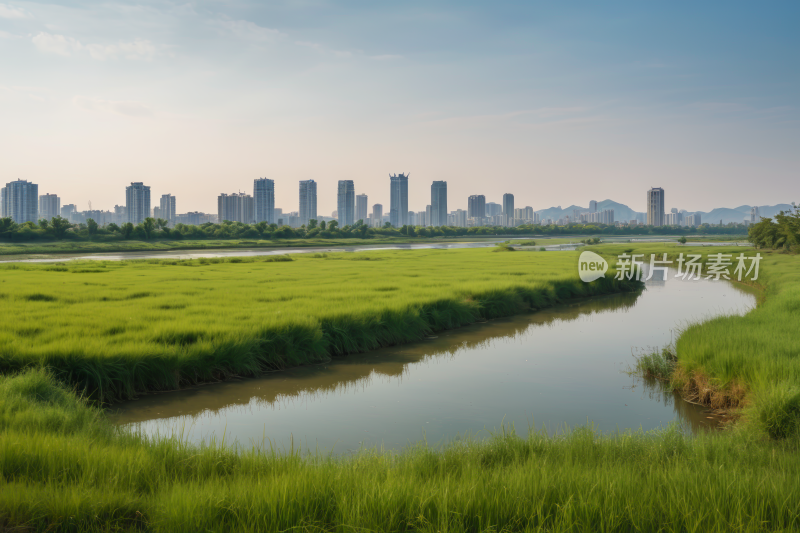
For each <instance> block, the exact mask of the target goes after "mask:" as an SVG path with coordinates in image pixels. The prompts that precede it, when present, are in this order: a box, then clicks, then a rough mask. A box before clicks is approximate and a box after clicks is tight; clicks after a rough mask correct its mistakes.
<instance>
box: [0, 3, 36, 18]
mask: <svg viewBox="0 0 800 533" xmlns="http://www.w3.org/2000/svg"><path fill="white" fill-rule="evenodd" d="M30 17H31V14H30V13H28V12H27V11H25V10H24V9H22V8H20V7H14V6H12V5H9V4H0V19H26V18H30Z"/></svg>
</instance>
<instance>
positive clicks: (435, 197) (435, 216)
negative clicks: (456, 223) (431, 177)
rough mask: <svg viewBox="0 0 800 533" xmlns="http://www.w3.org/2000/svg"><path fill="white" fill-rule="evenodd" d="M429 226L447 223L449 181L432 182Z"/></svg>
mask: <svg viewBox="0 0 800 533" xmlns="http://www.w3.org/2000/svg"><path fill="white" fill-rule="evenodd" d="M427 223H428V226H446V225H447V182H446V181H434V182H433V183H432V184H431V216H430V219H429V220H428V221H427Z"/></svg>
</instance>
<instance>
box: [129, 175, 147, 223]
mask: <svg viewBox="0 0 800 533" xmlns="http://www.w3.org/2000/svg"><path fill="white" fill-rule="evenodd" d="M125 212H126V213H127V214H128V222H130V223H131V224H134V225H135V224H141V223H142V222H144V219H146V218H148V217H149V216H150V187H148V186H147V185H145V184H144V183H142V182H141V181H136V182H132V183H131V184H130V186H128V187H125Z"/></svg>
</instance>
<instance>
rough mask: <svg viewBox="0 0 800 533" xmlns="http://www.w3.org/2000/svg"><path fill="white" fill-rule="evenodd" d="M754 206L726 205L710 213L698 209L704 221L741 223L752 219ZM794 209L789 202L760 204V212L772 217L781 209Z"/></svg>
mask: <svg viewBox="0 0 800 533" xmlns="http://www.w3.org/2000/svg"><path fill="white" fill-rule="evenodd" d="M751 208H752V206H749V205H740V206H739V207H737V208H735V209H729V208H725V207H721V208H717V209H712V210H711V211H709V212H708V213H704V212H703V211H697V212H698V213H700V218H701V220H702V221H703V222H708V223H709V224H719V221H720V220H722V223H723V224H728V223H730V222H735V223H737V224H738V223H741V222H742V221H743V220H744V219H745V217H747V219H748V220H750V209H751ZM790 209H792V206H791V205H789V204H777V205H760V206H758V214H759V216H762V217H764V218H772V217H774V216H775V215H777V214H778V213H779V212H781V211H789V210H790Z"/></svg>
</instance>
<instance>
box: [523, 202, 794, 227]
mask: <svg viewBox="0 0 800 533" xmlns="http://www.w3.org/2000/svg"><path fill="white" fill-rule="evenodd" d="M751 208H752V206H749V205H740V206H739V207H735V208H733V209H731V208H727V207H718V208H716V209H712V210H711V211H708V212H705V211H689V212H688V213H687V214H690V215H691V214H692V213H699V214H700V217H701V219H702V221H703V222H708V223H709V224H719V221H720V220H722V223H723V224H728V223H730V222H733V223H736V224H740V223H741V222H742V221H743V220H744V219H745V217H747V219H748V220H749V219H750V209H751ZM575 209H577V210H578V212H579V213H586V212H588V211H589V208H588V207H581V206H577V205H571V206H569V207H565V208H562V207H561V206H558V207H548V208H547V209H540V210H538V211H536V213H538V214H539V216H540V217H541V219H542V220H546V219H548V218H551V219H553V220H558V219H559V218H563V217H565V216H569V217H570V218H572V213H573V211H574V210H575ZM604 209H613V210H614V220H622V221H628V220H633V219H635V218H637V215H639V216H640V217H641V216H643V215H645V213H641V212H639V211H634V210H633V209H631V208H630V207H628V206H627V205H625V204H621V203H619V202H615V201H613V200H603V201H601V202H597V210H598V211H602V210H604ZM791 209H792V206H791V205H789V204H776V205H760V206H758V214H759V215H760V216H762V217H765V218H772V217H774V216H775V215H776V214H778V213H779V212H780V211H789V210H791ZM667 211H669V209H668V210H667Z"/></svg>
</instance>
